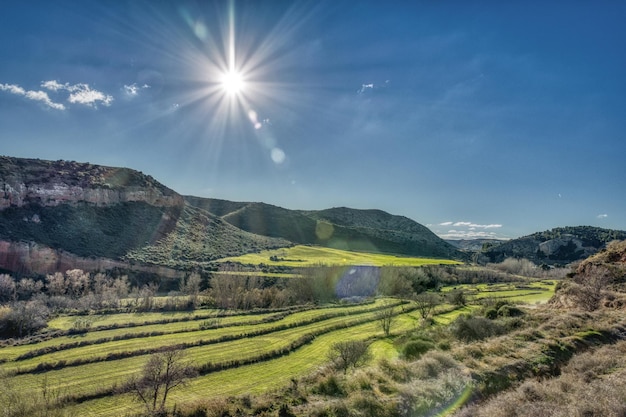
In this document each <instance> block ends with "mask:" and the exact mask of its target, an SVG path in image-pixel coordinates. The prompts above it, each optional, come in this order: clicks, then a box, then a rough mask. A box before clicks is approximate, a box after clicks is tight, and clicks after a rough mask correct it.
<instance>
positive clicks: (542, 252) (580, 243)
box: [483, 226, 626, 264]
mask: <svg viewBox="0 0 626 417" xmlns="http://www.w3.org/2000/svg"><path fill="white" fill-rule="evenodd" d="M623 239H626V232H625V231H622V230H612V229H602V228H599V227H593V226H576V227H557V228H554V229H551V230H546V231H544V232H537V233H533V234H531V235H528V236H524V237H520V238H518V239H512V240H509V241H507V242H504V243H501V244H500V245H497V246H493V247H490V248H488V249H487V250H486V251H484V252H483V254H484V255H485V256H486V257H487V258H488V259H489V261H490V262H501V261H502V260H504V259H505V258H508V257H513V258H526V259H529V260H531V261H533V262H535V263H537V264H541V263H546V264H567V263H570V262H573V261H577V260H582V259H585V258H587V257H588V256H590V255H593V254H595V253H597V252H598V251H599V250H601V249H603V248H604V247H605V246H606V244H607V243H609V242H611V241H613V240H623Z"/></svg>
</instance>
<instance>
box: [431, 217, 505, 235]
mask: <svg viewBox="0 0 626 417" xmlns="http://www.w3.org/2000/svg"><path fill="white" fill-rule="evenodd" d="M437 226H446V227H450V226H451V227H454V229H448V230H437V229H436V228H435V229H433V232H434V233H435V234H436V235H437V236H439V237H441V238H442V239H479V238H487V239H500V238H501V236H499V235H498V234H497V233H496V232H494V231H491V229H499V228H501V227H502V225H501V224H497V223H489V224H478V223H472V222H468V221H456V222H454V221H445V222H442V223H439V224H437Z"/></svg>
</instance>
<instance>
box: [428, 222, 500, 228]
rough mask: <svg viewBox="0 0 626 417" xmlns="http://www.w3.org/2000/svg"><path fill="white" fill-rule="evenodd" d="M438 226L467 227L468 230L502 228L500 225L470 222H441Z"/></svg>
mask: <svg viewBox="0 0 626 417" xmlns="http://www.w3.org/2000/svg"><path fill="white" fill-rule="evenodd" d="M439 226H454V227H468V228H470V229H497V228H500V227H502V225H501V224H497V223H493V224H477V223H472V222H449V221H448V222H443V223H439Z"/></svg>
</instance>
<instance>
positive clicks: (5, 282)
mask: <svg viewBox="0 0 626 417" xmlns="http://www.w3.org/2000/svg"><path fill="white" fill-rule="evenodd" d="M15 298H16V286H15V281H13V278H12V277H11V275H8V274H0V303H3V302H8V301H13V300H15Z"/></svg>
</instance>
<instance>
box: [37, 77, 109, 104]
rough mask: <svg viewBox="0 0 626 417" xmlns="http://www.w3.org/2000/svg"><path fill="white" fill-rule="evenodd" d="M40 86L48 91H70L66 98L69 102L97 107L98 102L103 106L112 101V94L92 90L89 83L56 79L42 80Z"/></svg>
mask: <svg viewBox="0 0 626 417" xmlns="http://www.w3.org/2000/svg"><path fill="white" fill-rule="evenodd" d="M41 86H42V87H44V88H47V89H48V90H50V91H54V92H58V91H67V92H69V93H70V96H69V98H68V99H67V100H68V101H69V102H70V103H77V104H83V105H85V106H89V107H93V108H97V105H98V104H102V105H104V106H110V105H111V103H112V102H113V96H110V95H108V94H104V93H103V92H101V91H98V90H94V89H92V88H91V87H89V84H84V83H78V84H70V83H65V84H61V83H59V82H58V81H57V80H50V81H42V83H41Z"/></svg>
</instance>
